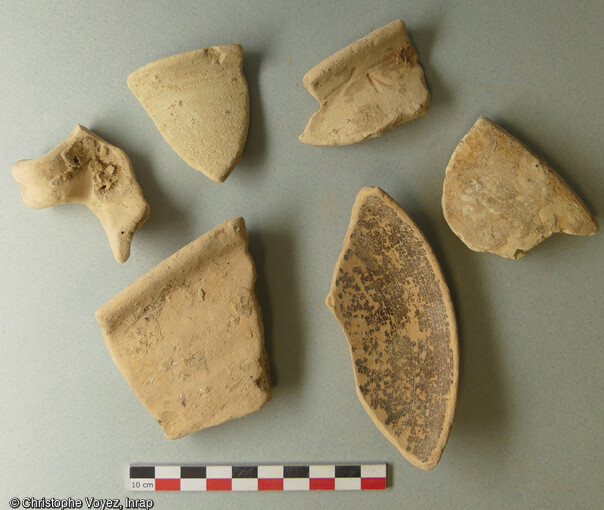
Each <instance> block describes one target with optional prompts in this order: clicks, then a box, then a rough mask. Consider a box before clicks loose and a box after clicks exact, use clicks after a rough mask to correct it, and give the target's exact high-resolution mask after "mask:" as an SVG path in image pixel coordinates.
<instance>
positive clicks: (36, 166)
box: [13, 125, 149, 262]
mask: <svg viewBox="0 0 604 510" xmlns="http://www.w3.org/2000/svg"><path fill="white" fill-rule="evenodd" d="M13 176H14V177H15V179H16V180H17V182H18V183H19V185H20V186H21V195H22V198H23V202H24V203H25V205H26V206H27V207H29V208H31V209H43V208H45V207H53V206H55V205H61V204H69V203H76V204H83V205H85V206H86V207H88V209H90V210H91V211H92V212H93V213H94V214H96V216H97V217H98V219H99V220H100V221H101V224H102V225H103V229H104V230H105V233H106V234H107V238H108V239H109V245H110V246H111V251H112V252H113V256H114V257H115V259H116V260H117V261H118V262H125V261H126V260H127V259H128V257H129V256H130V243H131V242H132V236H133V235H134V233H135V232H136V231H137V229H138V228H139V227H140V226H141V225H142V224H143V223H144V222H145V221H146V220H147V218H148V217H149V205H148V204H147V202H146V201H145V199H144V198H143V192H142V191H141V188H140V186H139V185H138V182H137V181H136V177H135V176H134V172H133V171H132V164H131V163H130V160H129V159H128V156H127V155H126V153H125V152H124V151H123V150H121V149H119V148H118V147H115V146H113V145H111V144H110V143H108V142H106V141H105V140H103V139H102V138H100V137H99V136H97V135H95V134H94V133H93V132H92V131H90V130H88V129H86V128H85V127H83V126H79V125H78V126H76V127H75V129H74V130H73V131H72V133H71V134H70V135H69V136H68V137H67V138H66V139H65V140H64V141H63V142H61V143H60V144H59V145H57V146H56V147H55V148H54V149H52V150H51V151H50V152H48V153H47V154H45V155H44V156H41V157H39V158H37V159H24V160H21V161H19V162H17V163H15V165H13Z"/></svg>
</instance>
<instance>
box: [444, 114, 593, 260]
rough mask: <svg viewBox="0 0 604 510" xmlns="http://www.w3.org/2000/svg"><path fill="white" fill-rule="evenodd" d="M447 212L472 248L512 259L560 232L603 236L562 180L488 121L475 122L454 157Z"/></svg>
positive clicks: (448, 178)
mask: <svg viewBox="0 0 604 510" xmlns="http://www.w3.org/2000/svg"><path fill="white" fill-rule="evenodd" d="M442 206H443V213H444V216H445V219H446V220H447V223H448V224H449V226H450V227H451V229H452V230H453V232H455V234H456V235H457V236H458V237H459V238H460V239H461V240H462V241H463V242H464V243H465V244H466V245H467V246H468V248H470V249H472V250H474V251H486V252H491V253H495V254H497V255H501V256H502V257H508V258H513V259H519V258H520V257H522V256H523V255H524V254H525V252H527V251H528V250H530V249H531V248H533V247H534V246H536V245H537V244H539V243H540V242H541V241H543V240H545V239H547V238H548V237H550V236H551V235H552V234H555V233H557V232H563V233H565V234H575V235H593V234H596V233H597V232H599V230H600V227H599V225H598V222H597V221H596V219H595V218H594V217H593V215H592V214H591V213H590V212H589V210H588V209H587V207H586V206H585V204H584V203H583V202H582V200H581V199H580V198H579V197H578V196H577V195H576V194H575V192H574V191H573V190H572V189H571V188H570V187H569V186H568V184H566V182H565V181H564V180H563V179H562V177H560V176H559V175H558V174H557V173H556V172H555V171H554V170H553V169H552V168H551V167H550V166H549V165H548V164H547V163H546V162H545V161H543V160H542V159H541V158H539V157H538V156H536V155H535V154H533V153H532V152H531V151H530V149H528V148H527V147H526V146H525V145H523V144H522V143H521V142H520V141H518V140H517V139H516V138H514V137H513V136H512V135H510V134H509V133H508V132H507V131H505V130H504V129H503V128H501V127H500V126H498V125H497V124H495V123H494V122H492V121H491V120H489V119H487V118H486V117H480V118H479V119H478V120H477V121H476V123H475V124H474V126H472V129H470V131H469V132H468V133H467V134H466V136H464V137H463V139H462V140H461V142H459V145H458V146H457V147H456V148H455V151H454V152H453V155H452V156H451V160H450V161H449V164H448V165H447V170H446V174H445V182H444V186H443V197H442Z"/></svg>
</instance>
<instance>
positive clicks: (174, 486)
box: [155, 478, 180, 491]
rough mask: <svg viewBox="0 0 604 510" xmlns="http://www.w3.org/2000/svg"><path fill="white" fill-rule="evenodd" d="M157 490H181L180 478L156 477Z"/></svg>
mask: <svg viewBox="0 0 604 510" xmlns="http://www.w3.org/2000/svg"><path fill="white" fill-rule="evenodd" d="M155 490H156V491H179V490H180V479H179V478H156V479H155Z"/></svg>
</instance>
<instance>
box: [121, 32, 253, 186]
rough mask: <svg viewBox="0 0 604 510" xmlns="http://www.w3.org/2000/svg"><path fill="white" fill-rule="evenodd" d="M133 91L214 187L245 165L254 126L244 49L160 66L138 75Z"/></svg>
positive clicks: (203, 53)
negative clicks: (243, 156) (250, 128)
mask: <svg viewBox="0 0 604 510" xmlns="http://www.w3.org/2000/svg"><path fill="white" fill-rule="evenodd" d="M128 86H129V87H130V90H132V92H133V93H134V95H135V96H136V97H137V99H138V100H139V101H140V103H141V105H142V106H143V107H144V108H145V110H146V111H147V113H148V114H149V115H150V116H151V119H152V120H153V122H154V123H155V126H156V127H157V129H158V130H159V132H160V133H161V135H162V136H163V137H164V139H165V140H166V142H168V144H169V145H170V147H172V149H174V151H175V152H176V153H177V154H178V155H179V156H180V157H181V158H182V159H183V160H184V161H185V162H186V163H187V164H188V165H189V166H191V167H192V168H194V169H195V170H198V171H200V172H203V173H204V174H205V175H206V176H208V177H209V178H210V179H212V180H213V181H215V182H223V181H224V180H225V179H226V178H227V177H228V176H229V174H230V173H231V171H232V170H233V168H234V167H235V165H236V164H237V163H238V162H239V160H240V159H241V154H242V152H243V146H244V145H245V140H246V138H247V130H248V121H249V95H248V88H247V83H246V81H245V77H244V76H243V48H242V47H241V46H240V45H239V44H229V45H225V46H212V47H210V48H205V49H201V50H193V51H188V52H186V53H180V54H178V55H172V56H170V57H166V58H163V59H161V60H157V61H155V62H152V63H150V64H147V65H146V66H144V67H142V68H140V69H138V70H137V71H135V72H133V73H132V74H131V75H130V76H129V77H128Z"/></svg>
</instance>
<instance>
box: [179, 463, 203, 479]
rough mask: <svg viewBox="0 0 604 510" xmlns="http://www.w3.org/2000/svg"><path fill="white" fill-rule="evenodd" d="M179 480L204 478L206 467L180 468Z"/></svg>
mask: <svg viewBox="0 0 604 510" xmlns="http://www.w3.org/2000/svg"><path fill="white" fill-rule="evenodd" d="M180 477H181V478H205V477H206V467H205V466H181V467H180Z"/></svg>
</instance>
